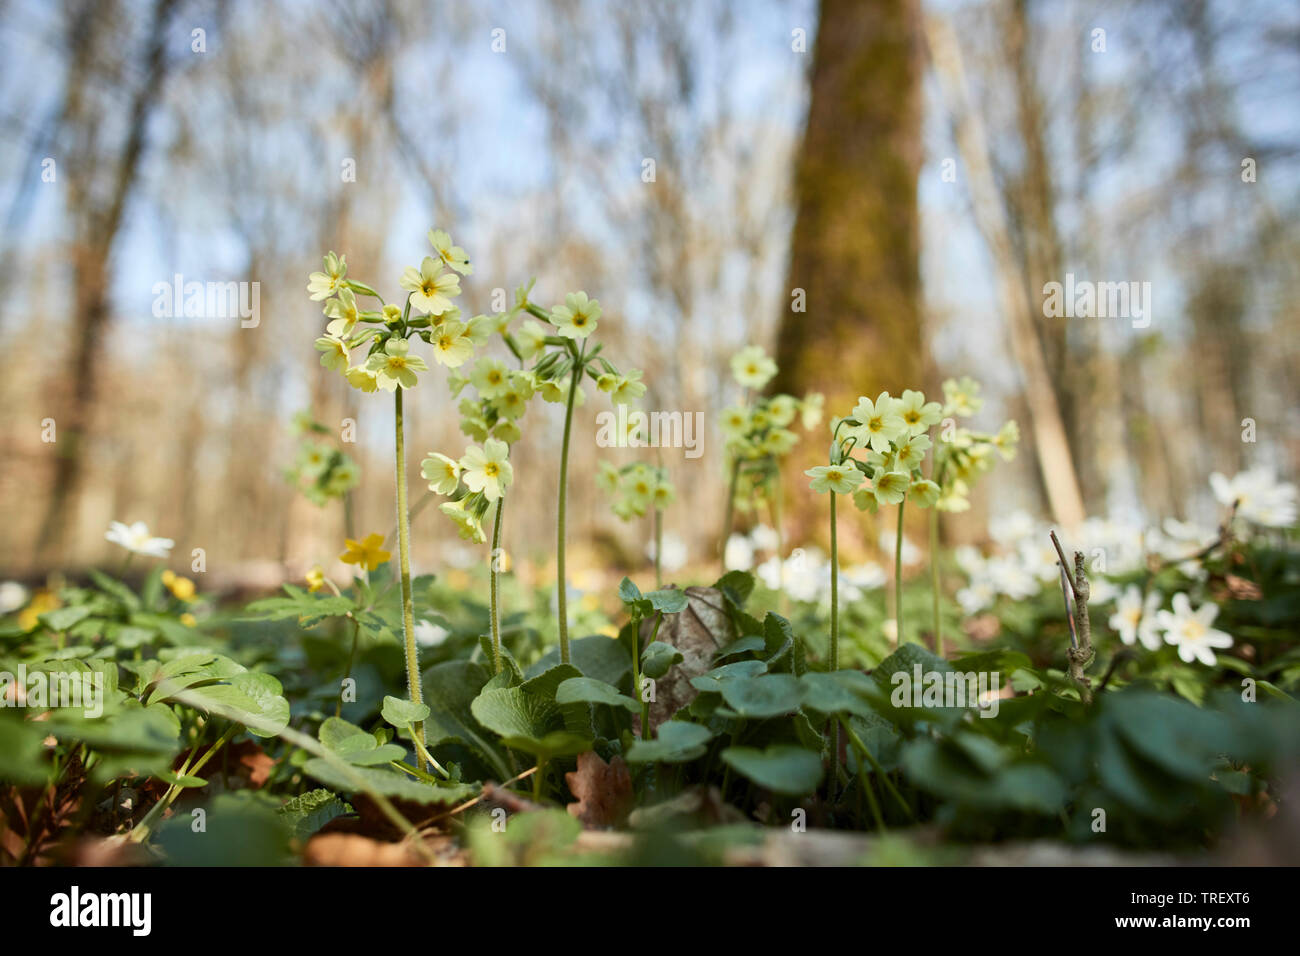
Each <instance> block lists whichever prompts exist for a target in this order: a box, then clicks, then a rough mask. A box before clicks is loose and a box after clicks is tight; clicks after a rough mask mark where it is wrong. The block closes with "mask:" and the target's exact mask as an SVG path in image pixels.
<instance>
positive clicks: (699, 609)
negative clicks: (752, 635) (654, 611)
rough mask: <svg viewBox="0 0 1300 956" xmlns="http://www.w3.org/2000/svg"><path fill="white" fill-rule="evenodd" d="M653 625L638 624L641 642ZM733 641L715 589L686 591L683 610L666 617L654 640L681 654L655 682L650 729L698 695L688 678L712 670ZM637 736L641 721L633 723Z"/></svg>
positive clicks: (636, 719)
mask: <svg viewBox="0 0 1300 956" xmlns="http://www.w3.org/2000/svg"><path fill="white" fill-rule="evenodd" d="M653 631H654V622H653V621H643V622H642V623H641V634H640V637H641V642H642V645H643V646H644V645H645V644H647V643H649V641H650V634H651V633H652V632H653ZM735 639H736V626H735V624H733V623H732V621H731V615H730V614H728V613H727V602H726V598H724V597H723V596H722V592H721V591H719V590H718V589H717V588H687V589H686V610H684V611H682V612H681V613H680V614H669V615H668V616H667V617H665V618H664V620H663V623H662V624H661V625H660V626H659V634H658V637H657V638H656V640H660V641H663V642H664V643H665V644H671V645H672V646H673V647H675V648H677V649H678V650H679V651H681V652H682V662H681V663H680V664H677V665H675V666H673V667H672V668H671V669H670V670H669V671H668V673H667V674H665V675H664V676H663V677H661V678H659V680H657V681H656V682H655V699H654V700H653V701H652V702H651V704H650V728H651V730H654V729H656V728H657V727H658V726H659V725H660V724H662V723H663V722H664V721H666V720H669V719H671V718H672V716H673V714H675V713H677V711H679V710H681V709H682V708H683V707H685V706H686V705H687V704H689V703H690V702H691V701H692V700H694V699H695V697H696V695H697V694H698V693H699V691H697V690H696V689H695V688H694V687H692V686H691V678H692V677H699V676H700V675H701V674H704V673H706V672H707V671H710V670H712V669H713V659H714V657H716V656H717V653H718V651H719V650H720V649H721V648H723V647H725V646H726V645H728V644H730V643H731V642H732V641H733V640H735ZM632 723H633V726H634V727H635V729H636V730H637V732H638V733H639V732H640V730H641V717H640V715H636V716H634V717H633V719H632Z"/></svg>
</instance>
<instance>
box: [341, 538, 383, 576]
mask: <svg viewBox="0 0 1300 956" xmlns="http://www.w3.org/2000/svg"><path fill="white" fill-rule="evenodd" d="M344 540H345V543H346V544H347V550H346V551H344V552H343V553H342V554H341V555H339V560H340V561H342V562H343V563H344V564H359V565H361V567H363V568H365V569H366V570H367V571H373V570H374V569H375V568H377V567H379V566H380V565H381V564H383V563H384V562H385V561H387V560H388V559H389V558H391V557H392V556H393V555H392V552H391V551H385V550H384V549H383V544H384V536H383V535H382V534H371V535H367V536H366V538H365V540H364V541H353V540H352V539H351V538H346V539H344Z"/></svg>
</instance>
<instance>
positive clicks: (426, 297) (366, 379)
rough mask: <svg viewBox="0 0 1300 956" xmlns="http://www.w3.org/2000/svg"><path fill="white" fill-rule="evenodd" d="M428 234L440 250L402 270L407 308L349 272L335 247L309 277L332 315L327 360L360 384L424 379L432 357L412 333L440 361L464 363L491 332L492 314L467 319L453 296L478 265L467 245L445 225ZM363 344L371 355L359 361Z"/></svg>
mask: <svg viewBox="0 0 1300 956" xmlns="http://www.w3.org/2000/svg"><path fill="white" fill-rule="evenodd" d="M428 239H429V244H430V245H431V246H432V247H433V253H434V254H433V255H428V256H425V257H424V259H423V260H422V261H421V262H420V265H419V266H418V267H416V266H409V267H407V269H406V270H405V271H404V272H403V273H402V277H401V280H400V283H399V284H400V285H401V287H402V289H403V290H404V291H405V292H406V293H407V295H406V304H405V306H404V307H398V306H397V305H392V304H389V303H386V302H384V299H383V297H382V296H381V295H380V294H379V293H378V292H377V291H375V290H374V289H373V288H371V287H370V286H368V285H366V284H365V283H363V282H359V281H357V280H355V279H350V278H348V276H347V261H346V258H345V257H344V256H340V255H336V254H335V253H333V252H330V253H329V254H327V255H326V256H325V260H324V264H325V271H323V272H313V273H312V274H311V276H310V277H309V279H308V282H307V291H308V293H310V295H311V298H312V299H313V300H315V301H321V302H323V303H324V305H323V308H324V312H325V316H326V317H327V318H328V319H329V322H328V323H327V324H326V326H325V334H324V335H323V336H321V337H320V338H318V339H316V350H317V351H318V352H320V353H321V359H320V363H321V365H322V366H323V367H325V368H327V369H331V370H334V371H337V372H339V373H340V374H341V375H343V377H344V378H346V379H347V381H348V384H349V385H351V386H352V387H353V388H356V389H359V390H361V391H363V392H374V391H376V390H379V389H382V390H384V391H386V392H393V391H396V390H397V389H399V388H401V389H410V388H414V387H415V386H416V385H418V384H419V375H418V373H420V372H424V371H427V370H428V368H429V364H428V362H426V361H425V360H424V359H423V358H421V357H420V356H419V355H416V354H414V353H413V352H412V351H411V341H412V339H415V338H419V339H422V340H423V341H424V342H426V343H428V345H429V346H431V348H432V351H433V357H434V360H435V361H436V362H438V363H439V364H440V365H444V366H446V367H448V368H459V367H460V366H461V365H463V364H465V362H467V361H468V360H469V359H470V358H471V357H472V356H473V354H474V350H475V348H476V347H478V346H480V345H482V344H484V343H485V342H486V341H487V338H488V337H489V336H490V335H491V333H492V329H493V319H491V318H489V317H488V316H483V315H479V316H474V317H473V318H470V319H464V318H463V317H462V315H461V311H460V309H459V308H458V307H457V306H456V304H455V302H454V301H453V300H454V298H455V297H456V296H458V295H460V292H461V289H460V277H461V276H467V275H470V274H472V273H473V271H474V270H473V267H472V266H471V265H470V262H469V259H468V257H467V256H466V255H465V250H464V249H462V248H460V246H456V245H453V244H452V242H451V237H450V236H448V235H447V233H445V232H443V231H442V230H440V229H433V230H430V231H429V235H428ZM358 296H363V297H368V298H373V299H376V300H377V301H378V305H379V307H378V308H373V309H365V308H363V307H362V305H361V303H360V302H359V301H358V298H357V297H358ZM412 313H415V314H414V315H413V314H412ZM362 346H365V347H366V357H365V360H364V361H362V362H360V363H357V364H354V363H353V358H352V354H353V352H354V351H355V350H356V349H358V348H360V347H362Z"/></svg>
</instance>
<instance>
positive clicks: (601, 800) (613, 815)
mask: <svg viewBox="0 0 1300 956" xmlns="http://www.w3.org/2000/svg"><path fill="white" fill-rule="evenodd" d="M564 780H565V782H566V783H568V785H569V789H570V790H571V791H572V792H573V795H574V796H575V797H577V798H578V799H577V800H576V801H575V802H573V803H571V804H569V806H568V811H569V816H572V817H577V818H578V819H579V820H581V821H582V825H583V826H585V827H590V828H601V827H612V826H617V825H618V824H620V823H622V822H623V820H624V819H626V817H627V814H628V810H629V809H631V806H632V775H631V774H630V773H628V770H627V763H625V762H624V760H623V758H622V757H617V756H616V757H615V758H614V759H613V760H611V761H610V762H609V763H605V761H603V760H601V759H600V756H599V755H598V754H597V753H596V751H594V750H588V751H587V752H586V753H583V754H579V755H578V769H577V770H575V771H573V772H571V773H566V774H565V775H564Z"/></svg>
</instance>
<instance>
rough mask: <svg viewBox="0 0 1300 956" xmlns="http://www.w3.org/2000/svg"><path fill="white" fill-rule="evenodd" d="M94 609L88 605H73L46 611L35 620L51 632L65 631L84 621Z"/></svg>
mask: <svg viewBox="0 0 1300 956" xmlns="http://www.w3.org/2000/svg"><path fill="white" fill-rule="evenodd" d="M94 610H95V609H94V608H93V607H91V606H90V605H88V604H74V605H72V606H71V607H61V608H56V609H55V610H53V611H46V612H45V613H44V614H42V615H40V616H39V617H37V620H38V621H40V622H41V623H42V624H44V625H45V626H46V627H48V628H49V629H50V630H51V631H66V630H67V629H68V628H70V627H72V625H74V624H76V623H77V622H79V621H83V620H85V619H86V618H87V617H89V616H90V615H91V614H92V613H94Z"/></svg>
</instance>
